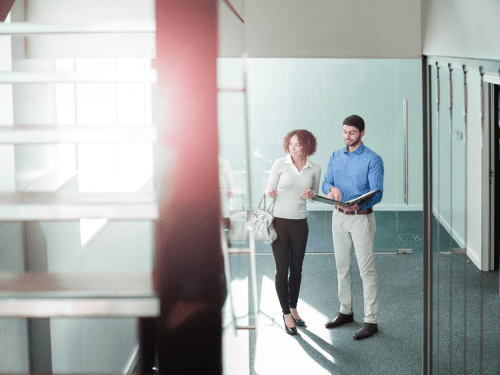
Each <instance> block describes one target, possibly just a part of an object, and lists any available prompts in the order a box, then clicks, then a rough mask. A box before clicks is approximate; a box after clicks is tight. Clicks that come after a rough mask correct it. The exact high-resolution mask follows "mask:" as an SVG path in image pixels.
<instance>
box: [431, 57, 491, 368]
mask: <svg viewBox="0 0 500 375" xmlns="http://www.w3.org/2000/svg"><path fill="white" fill-rule="evenodd" d="M424 61H425V62H424V66H425V69H426V93H427V111H428V116H427V121H428V129H430V133H431V134H430V135H431V137H432V142H431V144H430V146H431V147H430V150H429V152H430V153H429V155H432V157H431V159H430V161H431V163H430V166H431V168H430V171H429V172H431V174H430V175H429V178H428V179H427V180H426V181H425V183H426V184H427V186H428V187H429V188H432V215H431V217H432V223H433V226H432V233H433V236H432V246H431V248H432V251H433V252H432V258H429V259H428V261H429V263H428V265H432V274H431V275H430V279H429V280H430V281H429V283H428V284H427V285H429V286H432V293H431V294H430V296H431V297H432V303H431V305H432V308H431V309H430V311H431V312H432V320H431V323H430V327H429V328H430V332H432V338H431V339H429V340H428V341H427V343H426V345H428V346H427V348H428V349H430V352H431V353H432V355H431V356H430V357H429V359H430V362H429V368H428V370H429V373H431V372H432V373H436V374H496V373H498V371H499V369H500V356H499V355H500V351H499V349H500V328H499V327H500V324H499V323H500V320H499V314H498V311H499V310H498V309H499V303H500V301H499V296H498V294H499V279H498V265H497V264H495V262H494V258H495V257H496V256H497V254H498V242H497V241H496V240H495V232H494V227H495V225H497V224H496V223H495V218H496V217H495V207H496V205H494V204H493V203H492V199H494V194H493V192H494V185H495V175H494V173H493V172H494V166H495V161H496V159H498V154H497V153H496V152H497V151H496V150H498V117H497V115H495V114H496V113H498V104H497V103H498V97H495V95H498V94H497V92H498V89H495V86H496V85H498V83H497V82H499V83H500V81H499V76H498V72H499V67H500V66H499V65H500V64H498V63H495V62H485V61H471V60H466V59H465V60H458V59H445V58H433V57H430V58H427V59H426V60H424ZM495 137H496V138H495ZM492 155H493V156H492ZM430 181H432V184H431V183H430ZM492 186H493V187H492Z"/></svg>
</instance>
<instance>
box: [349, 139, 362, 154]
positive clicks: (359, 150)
mask: <svg viewBox="0 0 500 375" xmlns="http://www.w3.org/2000/svg"><path fill="white" fill-rule="evenodd" d="M364 150H365V144H364V143H363V142H361V144H360V145H359V147H358V148H357V149H356V150H355V151H353V152H351V154H353V155H359V154H361V153H363V151H364ZM344 153H345V154H349V151H348V149H347V146H345V148H344Z"/></svg>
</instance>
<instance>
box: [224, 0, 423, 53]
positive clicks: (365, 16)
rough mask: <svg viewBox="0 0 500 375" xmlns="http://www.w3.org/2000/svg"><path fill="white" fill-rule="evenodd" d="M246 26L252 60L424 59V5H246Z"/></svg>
mask: <svg viewBox="0 0 500 375" xmlns="http://www.w3.org/2000/svg"><path fill="white" fill-rule="evenodd" d="M244 20H245V41H244V42H245V47H246V51H247V53H248V54H249V56H250V57H309V58H311V57H335V58H341V57H342V58H357V57H359V58H361V57H363V58H420V56H421V26H420V25H421V21H420V20H421V11H420V0H400V1H394V0H377V1H366V0H349V1H346V0H333V1H332V0H313V1H303V0H287V1H276V0H275V1H268V0H245V1H244ZM221 56H222V57H230V56H225V55H224V54H221Z"/></svg>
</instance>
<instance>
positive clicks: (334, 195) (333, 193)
mask: <svg viewBox="0 0 500 375" xmlns="http://www.w3.org/2000/svg"><path fill="white" fill-rule="evenodd" d="M326 197H327V198H328V199H333V200H336V201H338V202H342V194H341V193H340V190H339V188H338V187H335V186H334V187H332V188H331V189H330V192H329V193H328V195H327V196H326Z"/></svg>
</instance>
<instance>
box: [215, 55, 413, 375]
mask: <svg viewBox="0 0 500 375" xmlns="http://www.w3.org/2000/svg"><path fill="white" fill-rule="evenodd" d="M244 66H246V71H245V70H244ZM245 72H246V74H245ZM421 82H422V78H421V61H420V60H386V59H384V60H374V59H370V60H363V59H313V58H311V59H257V58H254V59H252V58H247V59H236V58H234V59H229V58H220V59H218V85H219V103H218V107H219V142H220V150H219V151H220V157H221V159H222V160H223V161H222V162H221V163H223V164H225V165H226V166H230V170H231V177H232V181H231V184H232V185H231V189H225V190H231V192H230V194H229V196H228V194H227V192H226V191H225V190H224V191H221V200H223V196H224V197H226V198H227V202H226V203H227V205H228V208H229V211H228V215H229V219H230V223H231V224H230V225H231V227H230V229H229V230H228V231H227V234H228V238H229V246H230V247H229V249H231V248H233V249H244V248H247V247H248V246H249V243H248V241H247V236H246V233H244V230H242V228H244V223H245V221H246V219H247V210H252V209H255V208H256V207H257V206H258V205H259V202H260V201H261V198H262V195H263V193H264V191H265V189H266V186H267V182H268V179H269V173H270V170H271V167H272V165H273V163H274V162H275V161H276V160H277V159H279V158H282V157H284V156H285V155H286V154H285V152H284V150H283V138H284V137H285V135H286V134H287V133H288V132H290V131H292V130H294V129H307V130H309V131H310V132H312V133H313V134H314V135H315V137H316V139H317V141H318V147H317V151H316V153H315V154H314V155H312V156H310V160H312V161H314V162H315V163H317V164H319V166H320V167H321V181H320V191H319V195H321V196H326V194H325V193H323V192H322V191H321V184H322V182H323V178H324V176H325V173H326V170H327V166H328V160H329V158H330V156H331V154H332V153H333V152H334V151H335V150H338V149H341V148H344V147H345V143H344V140H343V135H342V134H343V130H342V125H343V120H344V119H345V118H346V117H348V116H350V115H352V114H357V115H359V116H361V117H362V118H363V119H364V120H365V124H366V129H365V136H364V137H363V143H364V144H365V145H366V146H367V147H368V148H370V149H371V150H373V151H374V152H376V153H377V154H378V155H380V156H381V158H382V160H383V162H384V194H383V198H382V201H381V202H380V203H379V204H377V205H376V206H375V207H374V210H375V214H376V227H377V228H376V234H375V249H374V251H375V253H376V254H375V262H376V270H377V273H378V284H379V294H380V296H379V304H380V317H379V330H380V332H379V333H378V334H377V335H378V337H374V338H373V340H376V341H377V356H376V358H374V357H373V356H374V352H373V351H371V350H370V349H367V348H368V347H367V348H365V349H362V350H361V352H360V353H364V354H366V356H365V355H364V354H363V355H361V354H360V356H359V357H358V355H349V354H345V352H344V350H351V349H352V350H354V351H359V342H356V341H354V340H352V334H354V333H355V332H356V331H357V330H358V329H359V328H360V327H361V324H362V322H363V315H364V312H363V297H362V295H363V293H362V284H361V279H360V276H359V270H358V266H357V262H356V258H355V255H354V253H353V254H352V278H353V281H352V282H353V296H354V297H353V298H354V308H353V311H354V313H355V315H356V318H355V324H352V325H350V326H349V327H346V329H344V327H342V328H341V329H339V330H328V329H325V326H324V325H325V323H326V322H327V321H330V320H332V319H333V317H334V316H335V314H336V312H337V311H338V309H339V302H338V298H337V295H338V293H337V276H336V267H335V257H334V252H335V249H334V246H333V239H332V208H333V206H330V205H325V204H323V203H319V202H314V201H313V202H309V203H308V204H307V210H308V211H307V219H308V226H309V237H308V243H307V248H306V256H305V259H304V263H303V270H302V284H301V291H300V295H299V303H298V306H297V309H298V311H299V313H300V315H301V317H302V318H303V319H304V320H305V321H306V323H307V327H306V328H304V329H303V328H300V329H299V335H297V336H294V337H289V336H288V335H286V334H285V332H284V325H283V320H282V317H281V315H282V312H281V308H280V306H279V302H278V298H277V295H276V290H275V285H274V273H275V263H274V257H273V254H272V248H271V245H270V244H264V243H259V242H257V243H256V244H255V248H256V257H255V262H256V274H257V282H256V283H255V285H256V288H257V303H258V308H257V310H258V312H257V314H258V315H259V319H258V320H256V319H254V317H255V309H254V308H253V303H254V302H253V301H254V300H255V299H254V297H253V292H254V291H253V286H252V278H251V269H252V267H251V257H249V256H248V255H247V254H241V252H240V253H239V254H238V255H231V256H230V257H229V259H228V263H229V271H230V279H231V281H230V291H231V293H230V297H229V298H228V301H229V300H232V304H231V303H226V306H225V311H224V317H225V321H224V325H223V327H224V330H223V353H224V355H223V363H224V370H225V373H227V374H232V373H235V374H236V373H238V374H241V373H249V374H250V373H251V374H277V373H297V371H299V370H300V371H302V370H303V371H305V372H307V373H314V374H322V373H325V374H332V373H336V371H338V372H339V373H363V368H364V366H367V367H366V369H365V370H366V371H368V372H370V373H387V371H389V372H391V371H392V370H391V369H394V371H396V369H398V370H397V371H398V373H405V371H407V372H406V373H408V374H410V373H416V372H420V371H421V368H422V354H421V348H422V335H421V332H422V285H423V282H422V264H423V262H422V256H423V252H422V249H423V246H422V244H423V240H422V239H423V235H422V202H423V201H422V199H423V195H422V191H423V181H422V175H423V163H422V160H423V153H422V152H423V147H422V142H421V140H422V89H421V88H422V83H421ZM243 88H244V89H245V90H243ZM245 101H246V104H245ZM246 108H247V112H246V113H245V111H246ZM246 121H247V123H248V138H247V131H246V128H245V122H246ZM247 142H248V143H247ZM247 144H248V150H247ZM247 155H248V157H247ZM248 164H249V165H248ZM221 170H222V167H221ZM226 170H227V169H226ZM248 171H250V175H249V174H248ZM249 179H250V183H249V181H248V180H249ZM221 186H222V185H221ZM250 200H251V205H250ZM268 203H269V202H268ZM223 211H224V208H223ZM223 216H224V215H223ZM233 317H234V319H235V321H233ZM260 318H264V319H260ZM255 322H257V324H253V323H255ZM249 326H250V327H251V328H253V327H255V329H250V330H249V329H247V328H248V327H249ZM235 327H240V328H242V329H236V330H235V329H234V328H235ZM299 367H300V369H299ZM302 367H304V368H302ZM401 369H404V370H401ZM401 371H403V372H401Z"/></svg>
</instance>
